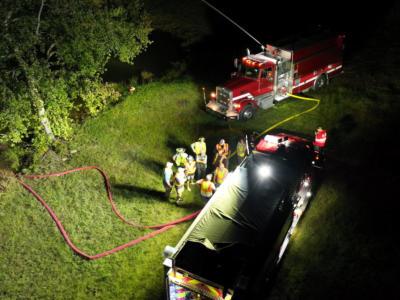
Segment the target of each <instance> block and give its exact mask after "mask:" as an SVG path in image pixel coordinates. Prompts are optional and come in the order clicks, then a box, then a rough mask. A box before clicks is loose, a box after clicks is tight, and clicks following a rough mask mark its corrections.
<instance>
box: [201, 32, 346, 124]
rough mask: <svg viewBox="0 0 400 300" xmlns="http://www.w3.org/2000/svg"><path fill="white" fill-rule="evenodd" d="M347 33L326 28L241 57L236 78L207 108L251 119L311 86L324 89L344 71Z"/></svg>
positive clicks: (226, 115)
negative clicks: (335, 32)
mask: <svg viewBox="0 0 400 300" xmlns="http://www.w3.org/2000/svg"><path fill="white" fill-rule="evenodd" d="M343 39H344V36H343V35H337V34H331V33H327V32H325V31H323V32H320V31H318V32H313V33H307V34H304V35H303V36H301V35H300V36H299V35H297V36H294V37H290V38H288V39H285V40H281V41H278V42H276V43H275V44H274V45H269V44H268V45H266V47H265V49H264V50H263V51H262V52H260V53H258V54H250V53H248V55H246V56H245V57H243V58H242V59H241V62H240V63H235V65H236V66H237V70H236V72H234V73H233V76H232V78H231V79H230V80H229V81H227V82H225V83H224V84H223V85H221V86H218V87H217V88H216V92H215V93H212V96H211V97H210V101H209V102H208V103H207V104H206V110H207V111H209V112H213V113H216V114H217V115H219V116H222V117H224V118H225V119H228V120H249V119H251V118H252V117H253V115H254V113H255V112H256V111H257V109H259V108H262V109H268V108H270V107H272V106H273V105H274V104H275V103H276V102H277V101H281V100H283V99H286V98H288V97H289V96H288V93H290V94H297V93H300V92H305V91H307V90H309V89H317V88H321V87H323V86H324V85H326V84H328V81H329V79H331V78H332V77H334V76H335V75H338V74H340V73H341V72H342V56H343Z"/></svg>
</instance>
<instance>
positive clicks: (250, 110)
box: [239, 104, 256, 121]
mask: <svg viewBox="0 0 400 300" xmlns="http://www.w3.org/2000/svg"><path fill="white" fill-rule="evenodd" d="M255 112H256V110H255V109H254V107H253V105H251V104H247V105H246V106H245V107H243V109H242V110H241V111H240V114H239V119H240V120H242V121H247V120H250V119H251V118H253V116H254V114H255Z"/></svg>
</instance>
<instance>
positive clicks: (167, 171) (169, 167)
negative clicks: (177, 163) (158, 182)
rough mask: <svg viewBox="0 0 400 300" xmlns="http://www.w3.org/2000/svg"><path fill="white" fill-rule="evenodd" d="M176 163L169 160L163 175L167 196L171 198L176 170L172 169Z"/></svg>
mask: <svg viewBox="0 0 400 300" xmlns="http://www.w3.org/2000/svg"><path fill="white" fill-rule="evenodd" d="M173 165H174V164H173V163H172V162H167V165H166V166H165V168H164V176H163V185H164V188H165V197H166V198H167V199H169V196H170V194H171V191H172V184H171V179H172V178H173V175H174V171H172V166H173Z"/></svg>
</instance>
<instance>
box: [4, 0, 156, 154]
mask: <svg viewBox="0 0 400 300" xmlns="http://www.w3.org/2000/svg"><path fill="white" fill-rule="evenodd" d="M0 19H1V20H2V23H3V24H2V26H1V31H0V49H1V53H0V142H3V143H8V144H9V145H11V146H15V145H20V144H21V143H23V142H28V143H30V144H31V145H33V149H34V150H35V152H36V153H37V154H38V155H41V154H43V152H44V151H46V149H47V148H48V146H50V145H51V144H53V143H54V141H56V140H57V139H68V138H69V137H71V135H72V132H73V126H74V122H75V121H74V119H73V118H72V114H73V113H74V112H75V113H76V111H78V112H79V113H83V112H84V113H86V114H87V115H96V114H97V113H98V112H99V111H101V109H103V108H104V107H105V106H106V105H107V103H109V102H110V101H115V100H116V99H118V97H119V94H118V93H117V92H116V91H114V90H113V89H112V88H111V87H110V86H109V85H107V84H103V83H102V82H101V78H100V75H101V74H102V73H104V71H105V66H106V64H107V62H108V60H109V59H110V58H111V57H117V58H119V59H120V60H121V61H123V62H127V63H130V64H133V61H134V58H135V57H136V56H137V55H138V54H139V53H141V52H142V51H143V50H144V49H146V47H147V45H149V43H150V40H149V39H148V35H149V33H150V32H151V28H150V22H149V19H148V17H147V15H146V13H145V11H144V9H143V6H142V3H141V1H140V0H133V1H129V2H123V1H106V0H68V1H67V0H41V1H34V0H2V1H1V3H0Z"/></svg>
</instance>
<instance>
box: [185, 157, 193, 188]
mask: <svg viewBox="0 0 400 300" xmlns="http://www.w3.org/2000/svg"><path fill="white" fill-rule="evenodd" d="M195 173H196V162H195V160H194V159H193V156H191V155H189V157H188V161H187V162H186V165H185V174H186V184H187V189H188V191H191V189H190V186H189V185H190V184H193V183H194V174H195Z"/></svg>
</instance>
